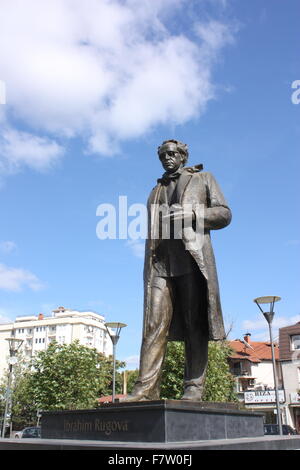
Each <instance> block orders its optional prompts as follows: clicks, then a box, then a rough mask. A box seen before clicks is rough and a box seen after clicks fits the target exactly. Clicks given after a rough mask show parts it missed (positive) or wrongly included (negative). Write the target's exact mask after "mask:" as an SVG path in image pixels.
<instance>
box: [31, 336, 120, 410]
mask: <svg viewBox="0 0 300 470" xmlns="http://www.w3.org/2000/svg"><path fill="white" fill-rule="evenodd" d="M123 366H124V364H123V363H121V362H119V361H117V363H116V367H117V368H119V367H123ZM112 367H113V366H112V358H111V357H110V358H107V357H105V356H104V355H103V354H100V353H98V352H97V351H96V349H91V348H88V347H86V346H82V345H80V344H79V342H78V341H74V342H73V343H71V344H68V345H60V344H58V343H55V342H54V343H52V344H50V345H49V347H48V349H47V350H46V351H41V352H39V353H38V354H37V355H36V356H35V357H34V359H33V361H32V368H33V370H32V372H31V374H30V380H29V382H28V386H29V387H30V392H29V394H31V397H32V402H34V403H35V406H36V408H38V409H42V410H59V409H70V410H72V409H80V408H91V407H95V406H96V404H97V401H96V400H97V398H98V397H100V396H102V395H110V394H111V382H112ZM119 387H120V379H119V380H116V390H118V388H119Z"/></svg>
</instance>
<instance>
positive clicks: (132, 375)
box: [125, 369, 139, 393]
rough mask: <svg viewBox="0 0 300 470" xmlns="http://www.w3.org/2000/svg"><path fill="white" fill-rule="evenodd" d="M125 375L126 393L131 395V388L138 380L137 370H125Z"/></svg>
mask: <svg viewBox="0 0 300 470" xmlns="http://www.w3.org/2000/svg"><path fill="white" fill-rule="evenodd" d="M125 373H126V376H127V393H131V392H132V389H133V386H134V384H135V382H136V380H137V378H138V375H139V370H138V369H135V370H126V371H125Z"/></svg>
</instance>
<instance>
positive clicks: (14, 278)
mask: <svg viewBox="0 0 300 470" xmlns="http://www.w3.org/2000/svg"><path fill="white" fill-rule="evenodd" d="M24 287H28V288H30V289H32V290H35V291H36V290H39V289H41V288H42V287H43V285H42V283H41V281H40V280H39V279H38V278H37V276H36V275H35V274H33V273H31V272H30V271H27V270H25V269H22V268H12V267H9V266H6V265H5V264H2V263H0V289H3V290H8V291H13V292H18V291H20V290H22V289H23V288H24Z"/></svg>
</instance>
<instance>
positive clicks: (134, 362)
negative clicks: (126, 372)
mask: <svg viewBox="0 0 300 470" xmlns="http://www.w3.org/2000/svg"><path fill="white" fill-rule="evenodd" d="M123 360H124V361H125V362H126V369H128V368H130V369H138V368H139V363H140V357H139V356H128V357H125V359H123Z"/></svg>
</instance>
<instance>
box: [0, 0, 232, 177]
mask: <svg viewBox="0 0 300 470" xmlns="http://www.w3.org/2000/svg"><path fill="white" fill-rule="evenodd" d="M188 3H189V0H143V1H142V2H141V1H140V0H87V1H85V2H83V1H82V0H43V1H42V2H41V1H40V0H26V2H24V1H22V0H2V1H1V15H2V18H4V19H5V21H3V22H2V24H1V30H0V70H1V75H2V76H1V77H0V79H1V80H3V81H4V82H5V84H6V92H7V93H6V95H7V96H6V102H7V104H6V105H5V110H6V119H7V120H8V124H7V126H5V127H4V129H3V130H2V144H1V148H0V152H1V156H0V165H1V162H2V167H3V168H2V170H3V169H4V170H5V169H7V168H8V169H10V170H11V169H16V168H19V167H21V166H23V165H27V166H30V167H32V168H34V169H37V170H41V169H44V168H48V167H49V166H51V165H52V164H53V162H54V163H55V162H56V161H57V159H58V158H59V157H60V156H61V155H62V153H63V149H62V146H61V145H62V144H61V143H58V142H63V141H64V140H66V139H69V138H72V137H76V136H80V137H82V138H83V139H84V141H85V143H86V149H87V152H90V153H92V152H95V153H99V154H105V155H109V154H113V153H116V152H118V151H119V148H120V143H121V142H122V141H123V140H126V139H132V138H137V137H140V136H142V135H144V134H145V133H147V132H149V131H150V130H151V129H152V128H153V127H155V126H156V125H158V124H175V125H176V124H182V123H185V122H187V121H188V120H189V119H192V118H194V117H196V116H199V115H200V114H201V113H202V112H203V111H204V110H205V107H206V105H207V103H208V101H209V100H210V99H212V98H213V97H214V86H213V83H212V80H211V69H212V65H213V63H214V61H215V59H216V57H217V54H218V53H219V52H220V50H221V49H222V47H223V46H224V45H226V44H228V43H230V42H232V38H233V36H232V34H231V32H230V29H229V27H228V26H227V25H226V24H223V23H221V22H217V21H213V20H210V21H208V22H207V23H201V24H200V23H199V22H197V21H196V19H195V20H194V24H191V33H193V31H194V33H196V34H195V36H194V37H193V36H192V34H190V35H189V36H188V35H187V34H185V33H183V32H180V31H178V30H177V29H176V30H175V31H174V30H172V28H171V25H172V24H174V21H170V19H173V20H174V19H176V13H177V14H182V13H183V11H184V8H185V6H187V5H188ZM221 3H224V2H221ZM177 20H178V18H177ZM175 23H176V21H175ZM3 107H4V106H3ZM12 118H13V119H14V120H15V119H16V118H17V119H18V122H20V123H23V125H25V126H26V128H27V131H28V132H20V131H16V130H14V128H13V127H12V122H13V121H12ZM43 136H47V137H43Z"/></svg>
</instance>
